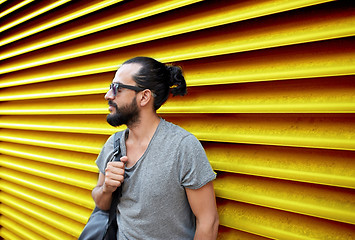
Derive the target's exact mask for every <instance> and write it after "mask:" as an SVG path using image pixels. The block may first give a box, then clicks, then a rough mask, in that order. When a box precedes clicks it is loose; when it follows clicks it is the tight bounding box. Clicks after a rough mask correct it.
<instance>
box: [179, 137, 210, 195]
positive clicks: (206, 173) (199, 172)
mask: <svg viewBox="0 0 355 240" xmlns="http://www.w3.org/2000/svg"><path fill="white" fill-rule="evenodd" d="M178 153H179V156H178V157H179V161H180V162H181V168H180V181H181V185H182V186H184V187H185V188H190V189H199V188H201V187H203V186H204V185H206V184H207V183H208V182H210V181H212V180H214V179H215V178H216V174H215V172H214V171H213V170H212V167H211V164H210V162H209V161H208V159H207V156H206V153H205V150H204V149H203V147H202V145H201V143H200V141H199V140H198V139H197V138H196V137H195V136H194V135H192V134H191V135H188V136H187V137H185V138H184V139H183V140H182V142H181V145H180V147H179V150H178Z"/></svg>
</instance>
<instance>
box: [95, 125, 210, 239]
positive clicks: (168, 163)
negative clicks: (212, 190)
mask: <svg viewBox="0 0 355 240" xmlns="http://www.w3.org/2000/svg"><path fill="white" fill-rule="evenodd" d="M128 131H129V130H128V129H126V130H125V131H124V133H123V136H128ZM113 141H114V139H113V135H112V136H111V137H110V138H109V139H108V140H107V142H106V143H105V145H104V147H103V148H102V151H101V153H100V154H99V156H98V158H97V160H96V164H97V166H98V167H99V169H100V172H102V173H103V174H104V173H105V167H106V164H107V162H108V161H112V158H113V144H114V142H113ZM120 144H121V151H122V155H123V156H125V155H126V145H125V137H122V138H121V142H120ZM125 172H126V176H125V181H124V184H123V189H122V197H121V198H120V202H119V204H118V217H117V221H118V225H119V232H118V234H119V238H118V239H120V240H121V239H125V240H126V239H130V240H131V239H164V240H168V239H178V240H183V239H193V237H194V234H195V217H194V215H193V213H192V211H191V208H190V205H189V203H188V200H187V196H186V192H185V188H190V189H198V188H201V187H202V186H204V185H205V184H207V183H208V182H210V181H212V180H213V179H215V177H216V175H215V173H214V172H213V170H212V168H211V165H210V163H209V161H208V160H207V157H206V154H205V151H204V149H203V147H202V145H201V143H200V142H199V141H198V139H197V138H196V137H195V136H194V135H192V134H191V133H189V132H187V131H185V130H184V129H182V128H180V127H179V126H176V125H174V124H172V123H170V122H167V121H165V120H163V119H161V121H160V123H159V126H158V128H157V130H156V132H155V133H154V136H153V138H152V139H151V141H150V143H149V145H148V148H147V150H146V151H145V153H144V154H143V155H142V157H141V158H140V159H139V160H138V161H137V163H136V164H135V165H134V166H132V167H130V168H126V169H125Z"/></svg>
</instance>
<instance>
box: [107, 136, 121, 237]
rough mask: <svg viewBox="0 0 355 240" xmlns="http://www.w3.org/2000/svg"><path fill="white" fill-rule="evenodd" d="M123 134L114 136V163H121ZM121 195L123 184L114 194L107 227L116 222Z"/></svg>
mask: <svg viewBox="0 0 355 240" xmlns="http://www.w3.org/2000/svg"><path fill="white" fill-rule="evenodd" d="M123 132H124V131H121V132H116V133H115V135H114V157H115V158H114V161H120V158H121V157H122V154H121V147H120V139H121V136H122V134H123ZM121 195H122V184H121V186H120V187H118V188H117V189H116V190H115V191H114V192H113V193H112V200H111V206H110V210H109V218H108V224H107V226H110V225H111V223H112V222H113V221H116V211H117V204H118V202H119V198H120V197H121ZM105 235H106V233H105ZM104 237H105V236H104Z"/></svg>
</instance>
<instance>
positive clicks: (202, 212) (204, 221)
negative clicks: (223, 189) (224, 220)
mask: <svg viewBox="0 0 355 240" xmlns="http://www.w3.org/2000/svg"><path fill="white" fill-rule="evenodd" d="M186 194H187V198H188V200H189V204H190V206H191V209H192V211H193V213H194V214H195V216H196V233H195V238H194V240H200V239H203V240H215V239H216V238H217V234H218V225H219V217H218V212H217V206H216V197H215V194H214V189H213V183H212V182H209V183H207V184H206V185H205V186H203V187H202V188H199V189H188V188H186Z"/></svg>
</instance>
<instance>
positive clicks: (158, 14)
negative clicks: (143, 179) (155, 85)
mask: <svg viewBox="0 0 355 240" xmlns="http://www.w3.org/2000/svg"><path fill="white" fill-rule="evenodd" d="M0 9H1V13H0V31H1V35H0V115H1V116H0V132H1V135H0V141H1V142H0V153H1V155H0V164H1V172H0V177H1V180H0V181H1V182H0V187H1V192H0V201H1V205H0V213H1V216H0V220H1V221H0V224H1V226H2V227H1V229H0V236H1V237H2V238H4V239H34V240H39V239H51V240H53V239H76V238H77V237H78V235H79V234H80V232H81V230H82V228H83V226H84V224H85V222H86V221H87V218H88V216H89V215H90V213H91V209H92V208H93V206H94V203H93V201H92V199H91V189H92V188H93V187H94V185H95V183H96V180H97V169H96V166H95V163H94V161H95V159H96V156H97V154H98V153H99V151H100V149H101V147H102V145H103V143H104V142H105V140H106V139H107V137H108V136H109V135H110V134H112V133H114V132H115V131H117V129H115V128H112V127H110V126H109V125H108V124H107V123H106V114H107V103H106V101H105V100H104V98H103V96H104V93H105V92H106V91H107V89H108V85H109V83H110V82H111V80H112V77H113V75H114V72H115V70H116V69H117V68H118V67H119V64H120V63H122V61H124V60H126V59H128V58H130V57H133V56H137V55H146V56H151V57H154V58H157V59H158V60H160V61H163V62H167V63H172V62H173V63H176V64H179V65H181V66H182V67H183V69H184V71H185V75H186V79H187V82H188V86H189V89H188V90H189V94H188V95H187V96H185V97H183V98H181V97H175V98H171V99H170V101H169V102H168V103H167V104H166V105H165V106H163V107H162V108H161V110H160V111H159V113H160V114H161V116H162V117H164V118H165V119H167V120H168V121H172V122H174V123H176V124H178V125H180V126H182V127H184V128H185V129H187V130H189V131H191V132H192V133H194V134H195V135H196V136H197V137H198V138H199V139H200V140H201V142H202V143H203V145H204V147H205V149H206V152H207V155H208V157H209V160H210V162H211V164H212V166H213V168H214V169H215V171H217V173H218V178H217V180H216V181H215V182H214V184H215V190H216V195H217V197H218V199H217V202H218V211H219V214H220V223H221V227H220V234H219V239H243V240H250V239H251V240H253V239H329V240H334V239H355V226H354V224H355V192H354V188H355V152H354V150H355V127H354V126H355V116H354V113H355V77H354V74H355V37H354V35H355V3H354V1H337V2H334V1H325V0H323V1H321V0H318V1H317V0H297V1H288V0H275V1H261V0H260V1H217V0H216V1H68V0H64V1H1V5H0Z"/></svg>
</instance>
